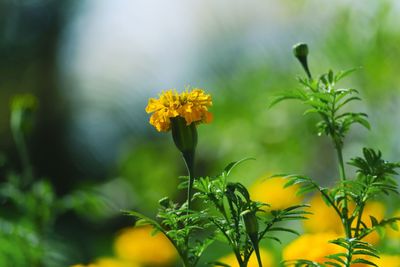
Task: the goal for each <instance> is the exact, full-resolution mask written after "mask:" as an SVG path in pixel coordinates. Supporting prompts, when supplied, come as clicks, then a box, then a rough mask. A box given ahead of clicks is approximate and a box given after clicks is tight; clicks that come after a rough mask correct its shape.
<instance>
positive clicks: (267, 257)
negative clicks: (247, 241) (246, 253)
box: [218, 249, 276, 267]
mask: <svg viewBox="0 0 400 267" xmlns="http://www.w3.org/2000/svg"><path fill="white" fill-rule="evenodd" d="M260 256H261V261H262V264H263V267H273V266H276V264H275V259H274V256H273V255H272V253H271V252H269V251H266V250H265V249H260ZM218 261H219V262H222V263H225V264H228V265H230V266H231V267H239V264H238V262H237V260H236V257H235V254H229V255H227V256H225V257H223V258H220V259H219V260H218ZM247 267H258V262H257V257H256V254H255V253H253V254H252V255H251V257H250V260H249V264H248V265H247Z"/></svg>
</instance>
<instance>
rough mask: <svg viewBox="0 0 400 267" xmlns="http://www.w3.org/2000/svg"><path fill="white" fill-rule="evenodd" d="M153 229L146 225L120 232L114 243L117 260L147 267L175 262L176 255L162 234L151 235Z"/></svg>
mask: <svg viewBox="0 0 400 267" xmlns="http://www.w3.org/2000/svg"><path fill="white" fill-rule="evenodd" d="M152 231H153V227H151V226H149V225H146V226H140V227H135V228H133V227H132V228H127V229H124V230H122V231H121V233H120V234H119V235H118V236H117V238H116V239H115V242H114V249H115V253H116V255H117V256H118V258H120V259H123V260H127V261H131V262H135V263H137V264H143V265H149V266H163V265H166V264H168V263H171V262H173V261H175V259H176V256H177V253H176V250H175V248H174V247H173V245H172V244H171V243H170V241H169V240H168V239H167V238H166V237H165V236H164V235H163V234H162V233H157V234H156V235H151V233H152Z"/></svg>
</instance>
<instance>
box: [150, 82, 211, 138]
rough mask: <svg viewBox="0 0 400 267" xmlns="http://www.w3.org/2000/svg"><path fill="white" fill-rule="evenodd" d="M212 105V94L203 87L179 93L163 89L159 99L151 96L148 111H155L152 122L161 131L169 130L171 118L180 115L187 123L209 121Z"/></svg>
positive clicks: (151, 118)
mask: <svg viewBox="0 0 400 267" xmlns="http://www.w3.org/2000/svg"><path fill="white" fill-rule="evenodd" d="M211 105H212V100H211V95H208V94H206V93H205V92H204V91H203V90H202V89H198V88H195V89H193V90H192V91H188V90H186V91H185V92H182V93H181V94H178V93H177V92H176V90H172V89H171V90H168V91H163V92H162V93H161V94H160V98H159V99H155V98H150V99H149V103H148V105H147V107H146V112H147V113H153V114H152V115H151V117H150V124H151V125H153V126H154V127H155V128H156V129H157V131H159V132H167V131H169V130H170V128H171V118H174V117H177V116H180V117H182V118H184V119H185V121H186V124H187V125H190V124H191V123H192V122H195V123H200V122H203V123H209V122H211V120H212V114H211V113H210V112H209V111H208V108H209V107H210V106H211Z"/></svg>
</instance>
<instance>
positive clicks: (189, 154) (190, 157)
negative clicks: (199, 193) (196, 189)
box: [182, 150, 194, 211]
mask: <svg viewBox="0 0 400 267" xmlns="http://www.w3.org/2000/svg"><path fill="white" fill-rule="evenodd" d="M182 156H183V159H184V161H185V164H186V169H187V171H188V174H189V184H188V190H187V203H188V211H190V209H191V208H192V194H193V182H194V150H190V151H186V152H183V153H182Z"/></svg>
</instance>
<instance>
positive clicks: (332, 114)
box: [270, 69, 370, 148]
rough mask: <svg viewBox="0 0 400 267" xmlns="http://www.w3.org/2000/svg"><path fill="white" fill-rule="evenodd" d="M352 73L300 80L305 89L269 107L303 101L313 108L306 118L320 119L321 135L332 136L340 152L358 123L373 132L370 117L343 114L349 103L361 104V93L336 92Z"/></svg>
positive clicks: (343, 72)
mask: <svg viewBox="0 0 400 267" xmlns="http://www.w3.org/2000/svg"><path fill="white" fill-rule="evenodd" d="M353 71H354V69H351V70H348V71H341V72H338V73H336V74H335V73H333V71H332V70H330V71H328V72H327V73H324V74H322V75H321V76H320V77H319V78H318V79H317V80H313V79H305V78H298V80H299V83H300V84H301V85H302V87H301V88H299V89H296V90H294V91H288V92H285V93H283V94H280V95H278V96H276V97H275V98H274V99H273V100H272V101H271V103H270V107H271V106H273V105H275V104H277V103H279V102H281V101H283V100H287V99H295V100H300V101H301V102H302V103H303V104H305V105H307V106H309V107H310V108H309V109H307V110H306V111H305V112H304V114H311V113H316V114H319V115H320V117H321V119H322V120H321V121H319V122H318V123H317V124H316V127H317V131H318V135H322V134H325V135H328V136H331V137H332V139H333V141H334V144H335V146H337V147H339V148H341V147H342V145H343V139H344V137H345V134H346V133H347V132H348V131H349V129H350V126H351V125H352V124H354V123H359V124H361V125H363V126H364V127H365V128H367V129H370V125H369V122H368V121H367V120H366V118H367V114H365V113H362V112H347V111H344V110H345V108H346V107H347V105H348V104H349V103H351V102H353V101H358V100H361V98H360V97H359V96H358V95H359V92H358V91H357V90H355V89H352V88H347V89H342V88H340V89H336V88H335V87H336V83H338V82H339V81H340V80H341V79H343V78H344V77H345V76H347V75H348V74H350V73H351V72H353Z"/></svg>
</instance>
